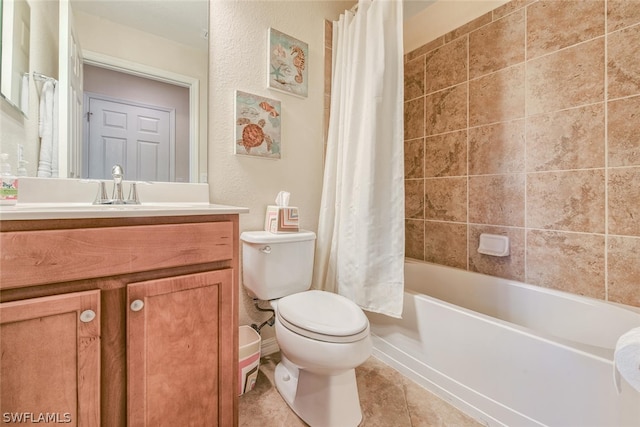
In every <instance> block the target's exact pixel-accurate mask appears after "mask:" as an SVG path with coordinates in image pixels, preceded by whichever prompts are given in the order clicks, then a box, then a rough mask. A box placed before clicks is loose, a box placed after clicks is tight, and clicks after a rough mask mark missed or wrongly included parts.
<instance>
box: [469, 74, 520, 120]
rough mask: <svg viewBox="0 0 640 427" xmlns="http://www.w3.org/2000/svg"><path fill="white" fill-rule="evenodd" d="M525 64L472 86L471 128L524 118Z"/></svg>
mask: <svg viewBox="0 0 640 427" xmlns="http://www.w3.org/2000/svg"><path fill="white" fill-rule="evenodd" d="M524 102H525V87H524V64H521V65H515V66H513V67H509V68H505V69H504V70H501V71H498V72H495V73H492V74H488V75H486V76H484V77H480V78H479V79H475V80H471V81H470V82H469V126H482V125H486V124H489V123H496V122H501V121H506V120H512V119H519V118H521V117H524V105H525V104H524Z"/></svg>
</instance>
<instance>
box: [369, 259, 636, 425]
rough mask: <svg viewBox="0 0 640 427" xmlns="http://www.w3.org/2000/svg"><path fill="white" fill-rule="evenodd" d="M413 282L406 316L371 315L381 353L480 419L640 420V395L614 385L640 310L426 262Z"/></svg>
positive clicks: (408, 276) (412, 272) (411, 276)
mask: <svg viewBox="0 0 640 427" xmlns="http://www.w3.org/2000/svg"><path fill="white" fill-rule="evenodd" d="M576 280H579V278H576ZM405 288H406V292H405V300H404V313H403V318H402V320H398V319H393V318H390V317H387V316H383V315H378V314H373V313H367V315H368V316H369V320H370V322H371V331H372V337H373V342H374V355H375V356H376V357H378V358H380V359H381V360H383V361H385V362H386V363H388V364H389V365H391V366H393V367H395V368H396V369H398V370H399V371H401V372H403V373H404V374H405V375H407V376H409V377H410V378H412V379H414V380H415V381H416V382H418V383H419V384H421V385H423V386H424V387H426V388H427V389H429V390H431V391H433V392H434V393H436V394H438V395H439V396H441V397H443V398H444V399H445V400H448V401H449V402H451V403H452V404H453V405H454V406H457V407H458V408H460V409H461V410H463V411H465V412H466V413H467V414H469V415H471V416H473V417H474V418H476V419H477V420H479V421H480V422H483V423H485V424H487V425H491V426H502V425H504V426H509V427H521V426H523V427H524V426H541V425H545V426H558V427H573V426H575V427H586V426H598V427H617V426H635V427H638V426H640V393H638V392H636V391H635V390H634V389H633V388H631V387H630V386H629V385H628V384H627V383H625V382H624V380H623V381H622V382H623V384H622V393H621V394H618V393H617V391H616V388H615V386H614V382H613V351H614V348H615V345H616V341H617V339H618V337H619V336H620V335H622V334H623V333H625V332H627V331H628V330H630V329H632V328H634V327H637V326H640V310H636V309H633V308H630V307H628V308H626V307H625V306H621V305H615V304H611V303H607V302H604V301H600V300H595V299H591V298H585V297H580V296H578V295H573V294H569V293H565V292H559V291H554V290H549V289H545V288H541V287H537V286H530V285H526V284H523V283H519V282H515V281H510V280H504V279H499V278H496V277H491V276H486V275H482V274H477V273H471V272H467V271H463V270H459V269H454V268H449V267H443V266H439V265H435V264H429V263H422V262H407V264H406V265H405Z"/></svg>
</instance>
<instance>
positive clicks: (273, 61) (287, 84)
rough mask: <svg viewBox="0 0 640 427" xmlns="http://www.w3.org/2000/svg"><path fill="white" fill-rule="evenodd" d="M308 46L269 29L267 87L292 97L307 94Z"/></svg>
mask: <svg viewBox="0 0 640 427" xmlns="http://www.w3.org/2000/svg"><path fill="white" fill-rule="evenodd" d="M308 56H309V45H308V44H307V43H305V42H302V41H300V40H298V39H295V38H293V37H291V36H288V35H286V34H284V33H281V32H280V31H278V30H274V29H273V28H269V55H268V58H269V64H268V67H269V70H268V74H267V76H268V82H267V86H268V87H269V88H270V89H275V90H280V91H283V92H286V93H290V94H292V95H297V96H302V97H306V96H307V93H308V87H309V85H308V78H307V75H308V73H307V69H308V67H307V63H306V62H307V58H308Z"/></svg>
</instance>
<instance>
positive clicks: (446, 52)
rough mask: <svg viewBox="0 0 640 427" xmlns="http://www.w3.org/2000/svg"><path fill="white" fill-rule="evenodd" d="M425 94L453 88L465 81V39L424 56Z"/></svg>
mask: <svg viewBox="0 0 640 427" xmlns="http://www.w3.org/2000/svg"><path fill="white" fill-rule="evenodd" d="M425 61H426V72H427V75H428V76H429V78H428V79H427V81H426V93H432V92H436V91H438V90H441V89H445V88H448V87H450V86H455V85H457V84H459V83H462V82H464V81H466V80H467V38H466V37H461V38H459V39H458V40H456V41H454V42H452V43H447V44H445V45H444V46H442V47H440V48H438V49H436V50H433V51H431V52H429V53H427V54H426V58H425Z"/></svg>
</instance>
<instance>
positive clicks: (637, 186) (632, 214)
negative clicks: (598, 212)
mask: <svg viewBox="0 0 640 427" xmlns="http://www.w3.org/2000/svg"><path fill="white" fill-rule="evenodd" d="M608 191H609V233H613V234H622V235H627V236H640V167H633V168H620V169H611V170H610V171H609V187H608Z"/></svg>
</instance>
